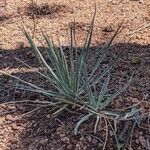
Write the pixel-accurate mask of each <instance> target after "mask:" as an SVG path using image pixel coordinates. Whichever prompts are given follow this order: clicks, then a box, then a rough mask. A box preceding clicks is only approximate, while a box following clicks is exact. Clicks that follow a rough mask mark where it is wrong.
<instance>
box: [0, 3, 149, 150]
mask: <svg viewBox="0 0 150 150" xmlns="http://www.w3.org/2000/svg"><path fill="white" fill-rule="evenodd" d="M35 2H36V5H33V3H32V1H30V0H28V1H25V0H6V2H5V1H4V0H1V1H0V12H1V14H0V37H1V38H0V69H2V70H6V71H8V72H11V73H14V74H15V75H18V76H19V77H21V78H23V79H26V80H29V81H32V82H34V83H37V84H40V85H41V86H44V85H45V82H44V81H43V80H42V79H41V78H40V77H39V76H38V75H36V74H35V73H34V69H37V68H38V67H39V66H38V65H37V62H36V59H35V58H34V56H33V55H32V54H31V52H30V48H29V47H28V46H29V45H28V43H27V41H26V40H25V38H24V36H23V35H22V33H21V31H20V29H19V27H18V25H21V24H24V25H25V26H26V28H27V29H28V30H29V31H30V33H31V34H32V36H33V38H34V39H35V41H36V42H37V44H38V46H39V47H41V50H42V47H43V45H42V44H41V42H40V41H41V40H42V37H41V33H40V29H39V27H40V28H42V29H43V30H44V31H45V32H47V33H48V35H49V36H52V37H53V39H54V41H55V42H56V43H57V36H58V37H59V39H60V41H61V42H62V44H63V45H64V46H68V38H67V36H66V35H67V34H66V32H68V25H69V24H70V23H71V22H72V21H74V18H75V22H76V28H77V39H78V40H77V41H78V46H79V47H80V46H82V44H83V40H84V38H85V33H86V31H87V28H88V25H89V22H90V19H91V16H92V13H93V11H94V5H95V2H96V4H97V14H96V21H95V29H94V36H93V43H92V46H91V51H93V53H94V49H95V47H96V46H97V44H99V45H103V43H105V42H107V41H108V39H109V38H110V37H111V36H112V34H113V33H114V32H115V30H116V29H117V27H118V24H120V23H121V22H122V21H123V20H124V23H123V27H124V30H123V31H122V32H121V33H120V35H119V36H118V37H117V39H116V40H115V42H114V45H113V46H112V48H111V50H110V54H109V55H108V57H107V59H109V58H111V56H114V55H115V54H117V52H118V51H119V50H121V49H124V52H123V54H122V56H121V57H120V59H119V61H118V63H117V65H116V66H115V67H114V71H113V72H112V75H113V76H114V77H113V80H112V82H111V85H110V89H112V91H113V90H116V88H118V87H120V86H122V84H123V83H125V82H126V79H124V78H123V79H122V78H121V77H122V76H123V75H124V74H125V73H128V74H130V73H131V72H132V71H135V77H134V81H133V83H132V85H131V86H130V87H129V89H128V90H127V91H126V92H125V93H124V94H123V95H122V96H120V97H118V98H117V99H116V100H115V102H114V103H113V104H112V105H111V108H115V110H121V111H124V110H123V108H126V107H129V106H132V105H133V104H139V108H141V109H142V112H146V113H148V112H149V110H150V104H149V99H150V97H149V94H150V28H149V24H150V2H149V0H143V1H138V0H134V1H132V0H126V1H125V0H123V1H119V0H109V1H106V0H97V1H89V0H82V1H81V0H80V1H79V0H76V1H74V0H70V1H69V0H68V1H67V0H65V1H62V0H58V1H57V2H56V1H54V0H42V2H41V0H36V1H35ZM31 8H33V9H31ZM35 37H36V38H35ZM37 38H38V39H37ZM16 57H17V58H20V59H22V60H23V61H25V62H26V63H28V64H31V65H32V66H33V67H34V69H33V70H30V69H27V68H26V67H24V66H23V65H22V64H20V63H18V62H17V61H16V59H15V58H16ZM104 63H107V60H106V62H104ZM120 78H121V79H120ZM12 82H13V80H12V79H11V78H9V77H4V76H1V77H0V85H1V86H0V88H1V89H0V101H1V102H7V101H10V100H12V101H15V100H26V99H29V100H37V99H39V100H46V98H45V97H44V96H42V95H41V96H39V95H37V94H34V93H30V92H26V91H19V90H17V89H15V88H13V87H10V86H9V84H10V83H12ZM37 107H39V106H32V105H30V106H29V105H27V104H24V105H23V104H22V105H11V106H10V105H9V106H8V105H2V106H1V107H0V149H2V150H11V149H12V150H14V149H15V150H17V149H18V150H49V149H51V150H55V149H58V150H65V149H68V150H69V149H75V150H79V149H81V150H82V149H83V150H84V149H85V150H86V149H87V150H91V149H93V150H97V149H102V147H103V142H104V141H105V128H104V129H103V130H101V128H100V127H99V128H98V132H97V134H96V135H94V134H93V133H92V131H93V126H94V119H91V120H89V122H88V123H87V124H84V125H83V126H82V127H81V132H82V135H78V136H74V134H73V129H74V125H75V123H76V122H77V120H78V117H79V114H70V113H68V112H65V113H64V114H62V115H60V116H59V117H58V118H57V119H54V120H53V121H52V120H51V117H50V115H49V114H50V112H51V108H50V107H48V108H41V109H39V110H38V111H36V112H34V113H32V114H26V113H27V112H28V111H31V110H33V109H34V108H37ZM22 114H26V115H24V116H22ZM124 125H125V123H124V122H120V123H119V124H118V134H119V133H120V132H121V130H122V129H123V127H124ZM132 125H133V124H132ZM93 135H94V136H93ZM109 135H110V136H109V138H108V140H107V144H106V149H109V150H111V149H112V150H115V149H116V147H115V140H114V137H113V135H112V133H111V132H110V133H109ZM149 135H150V130H149V118H145V119H143V121H142V124H141V126H140V127H137V126H135V128H134V132H133V137H132V140H131V141H130V142H128V143H127V145H126V149H129V150H136V149H138V150H146V149H147V150H148V143H150V136H149ZM148 141H149V142H148Z"/></svg>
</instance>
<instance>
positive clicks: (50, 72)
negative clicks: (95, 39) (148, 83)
mask: <svg viewBox="0 0 150 150" xmlns="http://www.w3.org/2000/svg"><path fill="white" fill-rule="evenodd" d="M95 14H96V11H95V12H94V15H93V18H92V21H91V24H90V27H89V30H88V33H87V36H86V40H85V43H84V46H83V48H82V49H81V50H80V51H79V52H78V48H77V47H76V43H75V41H76V39H75V26H74V25H71V26H70V48H69V56H66V55H65V53H64V49H63V47H62V46H61V45H60V48H57V47H56V46H55V44H54V42H53V40H52V39H49V37H48V36H47V34H45V33H44V32H42V34H43V37H44V39H45V41H46V44H47V46H46V52H47V55H48V60H49V62H50V63H49V62H47V61H46V59H45V58H44V57H43V55H42V54H41V52H40V51H39V49H38V47H37V46H36V44H35V43H34V42H33V40H32V38H31V36H30V34H29V33H28V32H27V31H26V29H25V28H24V27H21V30H22V32H23V33H24V35H25V36H26V38H27V40H28V42H29V43H30V45H31V47H32V52H33V53H34V55H35V56H36V58H37V59H38V62H39V63H40V65H41V67H42V68H43V72H38V73H39V74H40V75H41V76H42V77H43V78H45V80H47V81H48V83H49V84H50V85H51V87H53V88H52V89H51V90H46V89H44V88H41V87H39V86H38V85H35V84H33V83H30V82H28V81H24V80H22V79H20V78H18V77H16V76H13V75H11V74H7V75H9V76H11V77H13V78H15V79H17V80H19V81H21V82H22V83H24V84H25V85H24V86H23V85H20V87H18V88H20V89H24V90H29V91H32V92H37V93H41V94H44V95H46V96H48V97H50V102H47V104H50V105H52V106H54V107H56V108H57V110H55V111H54V112H53V113H52V115H54V116H56V115H57V114H59V113H61V112H62V111H63V110H65V109H70V108H71V107H70V106H76V107H79V108H82V109H83V110H85V111H84V112H85V113H84V115H83V116H82V118H81V119H80V120H79V121H78V122H77V124H76V126H75V129H74V133H75V135H76V134H78V132H79V131H78V130H79V126H80V125H81V124H82V123H83V122H85V121H86V120H88V119H89V118H90V117H92V116H95V117H96V123H95V127H94V132H96V128H97V125H98V122H99V120H101V119H102V118H104V120H105V121H106V122H109V119H110V120H113V121H114V124H115V125H116V121H117V119H127V120H130V119H132V118H134V117H135V116H134V114H137V113H138V110H137V109H133V110H132V111H131V112H128V113H126V114H124V115H122V114H120V113H119V112H114V111H110V110H107V107H108V106H109V105H110V103H111V102H112V101H113V100H114V99H115V98H116V97H117V96H118V95H120V94H121V93H122V92H123V91H124V90H125V89H126V88H127V87H128V86H129V85H130V83H131V81H132V76H131V77H130V79H129V81H128V82H127V83H126V84H125V85H124V86H123V87H122V88H121V89H119V90H118V91H117V92H115V93H114V94H110V93H109V90H108V85H109V82H110V74H111V69H112V67H113V65H114V64H115V62H116V61H117V60H118V58H119V56H120V55H121V53H122V51H120V52H119V53H118V55H117V56H116V57H115V58H114V60H112V61H111V62H110V63H109V64H108V65H107V67H105V68H103V70H101V71H97V70H99V68H100V66H101V62H102V61H103V60H104V58H105V56H106V55H107V53H108V52H109V48H110V46H111V44H112V42H113V40H114V38H115V37H116V36H117V34H118V33H119V32H120V28H121V26H119V28H118V29H117V31H116V32H115V34H114V35H113V37H112V38H111V39H110V41H109V42H108V43H107V44H105V45H104V46H103V48H99V47H98V49H97V53H96V55H95V56H94V57H93V58H92V59H91V58H90V57H89V53H90V44H91V39H92V32H93V26H94V19H95ZM93 62H94V63H93ZM91 64H93V66H91ZM89 66H90V69H89ZM4 74H6V73H4ZM99 87H101V88H99ZM136 116H138V115H136ZM109 123H110V122H109ZM114 132H115V127H114ZM115 137H116V136H115ZM116 141H117V144H119V142H118V139H117V137H116Z"/></svg>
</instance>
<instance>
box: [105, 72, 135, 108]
mask: <svg viewBox="0 0 150 150" xmlns="http://www.w3.org/2000/svg"><path fill="white" fill-rule="evenodd" d="M132 78H133V74H132V75H131V77H130V80H129V81H128V83H126V84H125V85H124V86H123V87H122V88H121V89H120V90H119V91H117V92H116V93H114V94H112V95H111V96H110V97H109V98H108V99H107V100H106V101H104V102H103V104H102V109H103V108H105V107H106V106H108V105H109V103H111V102H112V101H113V100H114V99H115V98H116V97H117V96H118V95H120V94H121V93H122V92H123V91H125V90H126V89H127V87H128V86H129V85H130V84H131V82H132Z"/></svg>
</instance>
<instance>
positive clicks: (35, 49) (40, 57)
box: [22, 28, 59, 81]
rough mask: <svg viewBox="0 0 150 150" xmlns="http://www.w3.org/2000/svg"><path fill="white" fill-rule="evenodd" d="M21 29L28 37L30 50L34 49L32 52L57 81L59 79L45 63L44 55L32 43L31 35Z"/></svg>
mask: <svg viewBox="0 0 150 150" xmlns="http://www.w3.org/2000/svg"><path fill="white" fill-rule="evenodd" d="M22 31H23V33H24V34H25V36H26V38H27V39H28V41H29V43H30V44H31V46H32V50H33V51H34V54H35V55H36V56H37V58H38V59H39V61H40V62H41V64H43V65H44V66H45V67H46V68H47V70H48V71H49V72H50V73H51V74H52V76H53V77H54V78H55V80H58V81H59V79H58V77H57V76H56V74H55V73H54V72H53V70H52V69H51V68H50V66H49V65H48V64H47V63H46V61H45V59H44V57H43V56H42V54H41V53H40V51H39V50H38V48H37V46H36V45H35V44H34V42H33V40H32V38H31V36H30V35H29V34H28V33H27V32H26V30H25V29H24V28H22Z"/></svg>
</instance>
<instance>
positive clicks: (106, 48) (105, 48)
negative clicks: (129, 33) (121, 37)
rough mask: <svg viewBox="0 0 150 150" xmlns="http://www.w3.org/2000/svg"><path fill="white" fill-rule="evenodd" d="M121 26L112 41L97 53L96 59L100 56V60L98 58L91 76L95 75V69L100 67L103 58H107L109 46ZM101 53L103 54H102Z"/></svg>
mask: <svg viewBox="0 0 150 150" xmlns="http://www.w3.org/2000/svg"><path fill="white" fill-rule="evenodd" d="M120 28H121V25H120V26H119V27H118V29H117V31H116V32H115V34H114V35H113V37H112V38H111V39H110V41H109V42H108V44H106V45H105V46H104V47H103V48H102V49H101V51H98V53H97V54H96V55H95V57H94V58H95V59H96V57H99V58H98V60H96V64H95V66H94V67H93V69H92V72H91V74H90V77H89V78H92V76H93V75H94V73H95V71H96V70H97V69H98V67H99V66H100V63H101V62H102V61H103V59H104V58H105V56H106V54H107V52H108V51H109V48H110V46H111V44H112V42H113V40H114V38H115V37H116V36H117V34H118V33H119V31H120ZM100 54H101V55H100Z"/></svg>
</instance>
